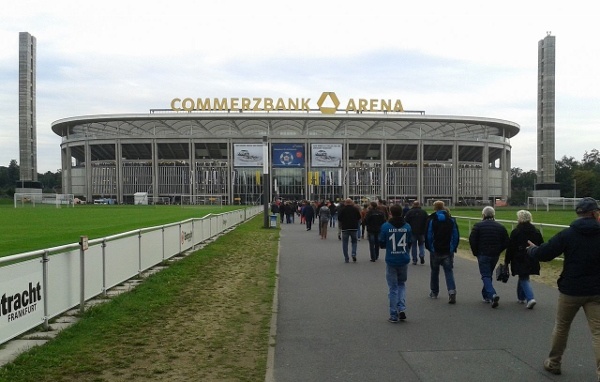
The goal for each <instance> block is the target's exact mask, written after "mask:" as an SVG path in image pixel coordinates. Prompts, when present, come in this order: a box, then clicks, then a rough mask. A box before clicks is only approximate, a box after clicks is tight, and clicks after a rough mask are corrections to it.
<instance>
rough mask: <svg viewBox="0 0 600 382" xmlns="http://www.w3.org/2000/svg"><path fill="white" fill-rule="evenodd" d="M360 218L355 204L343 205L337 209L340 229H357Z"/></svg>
mask: <svg viewBox="0 0 600 382" xmlns="http://www.w3.org/2000/svg"><path fill="white" fill-rule="evenodd" d="M360 219H361V216H360V211H359V210H358V208H356V206H355V205H344V207H343V208H342V209H338V224H339V225H340V227H341V229H342V231H344V230H357V229H358V222H360Z"/></svg>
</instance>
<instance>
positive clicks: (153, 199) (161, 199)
mask: <svg viewBox="0 0 600 382" xmlns="http://www.w3.org/2000/svg"><path fill="white" fill-rule="evenodd" d="M148 204H150V205H158V204H162V205H169V204H171V198H170V197H168V196H148Z"/></svg>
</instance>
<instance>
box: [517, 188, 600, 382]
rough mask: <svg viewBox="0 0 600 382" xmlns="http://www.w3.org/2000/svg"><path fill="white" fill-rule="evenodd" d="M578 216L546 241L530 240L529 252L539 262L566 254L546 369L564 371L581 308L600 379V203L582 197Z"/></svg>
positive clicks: (555, 371)
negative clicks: (565, 359) (570, 329)
mask: <svg viewBox="0 0 600 382" xmlns="http://www.w3.org/2000/svg"><path fill="white" fill-rule="evenodd" d="M575 213H576V214H577V217H578V218H577V219H576V220H574V221H573V222H572V223H571V225H570V226H569V228H566V229H564V230H563V231H561V232H559V233H557V234H556V235H554V237H552V238H551V239H550V240H549V241H548V242H547V243H544V244H541V245H540V246H539V247H537V246H535V244H533V243H532V242H531V241H530V242H529V247H527V253H528V254H529V256H531V257H533V258H534V259H536V260H539V261H550V260H552V259H554V258H555V257H557V256H560V255H561V254H564V261H563V270H562V272H561V274H560V276H559V278H558V291H559V292H560V293H559V295H558V306H557V311H556V320H555V322H554V330H553V331H552V348H551V350H550V354H549V355H548V358H547V359H546V360H545V361H544V368H545V369H546V370H547V371H549V372H550V373H552V374H560V373H561V369H560V366H561V361H562V356H563V353H564V352H565V349H566V348H567V339H568V337H569V328H570V327H571V322H573V319H574V318H575V315H576V314H577V312H578V311H579V309H580V308H582V307H583V311H584V313H585V316H586V318H587V321H588V326H589V327H590V331H591V332H592V337H593V340H592V344H593V346H594V353H595V355H596V375H597V380H598V381H600V223H598V218H599V217H600V206H598V203H597V202H596V201H595V200H594V199H592V198H583V199H581V200H580V201H579V203H577V206H576V208H575Z"/></svg>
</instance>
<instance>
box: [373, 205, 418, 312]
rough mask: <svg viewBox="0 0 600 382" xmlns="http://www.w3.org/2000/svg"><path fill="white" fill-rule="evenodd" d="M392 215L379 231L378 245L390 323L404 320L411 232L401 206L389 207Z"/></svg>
mask: <svg viewBox="0 0 600 382" xmlns="http://www.w3.org/2000/svg"><path fill="white" fill-rule="evenodd" d="M390 212H391V214H392V217H391V219H390V220H388V221H387V222H385V223H383V225H382V226H381V230H380V231H379V247H380V248H385V279H386V281H387V284H388V289H389V293H388V298H389V301H390V318H389V319H388V321H389V322H391V323H396V322H398V321H399V320H406V312H405V310H406V279H407V271H408V263H409V262H410V254H409V250H410V245H411V240H412V232H411V230H410V225H409V224H408V223H406V222H405V221H404V218H403V217H402V207H400V206H398V205H393V206H391V207H390Z"/></svg>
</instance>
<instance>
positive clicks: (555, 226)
mask: <svg viewBox="0 0 600 382" xmlns="http://www.w3.org/2000/svg"><path fill="white" fill-rule="evenodd" d="M453 218H455V219H456V221H457V222H459V221H461V220H466V221H467V222H468V224H469V230H468V231H467V232H462V231H461V232H459V233H460V234H461V236H462V238H465V239H468V237H469V234H470V233H471V229H473V226H474V225H475V224H476V223H479V222H480V221H481V218H472V217H466V216H453ZM496 221H497V222H498V223H502V224H503V225H510V228H507V229H508V233H509V234H510V232H511V231H512V230H513V229H515V228H516V227H517V224H519V222H517V221H516V220H500V219H496ZM531 224H533V225H534V226H535V227H536V228H537V229H539V230H540V233H541V234H542V235H543V234H544V227H546V228H552V229H556V230H563V229H565V228H569V226H568V225H561V224H548V223H538V222H532V223H531Z"/></svg>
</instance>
